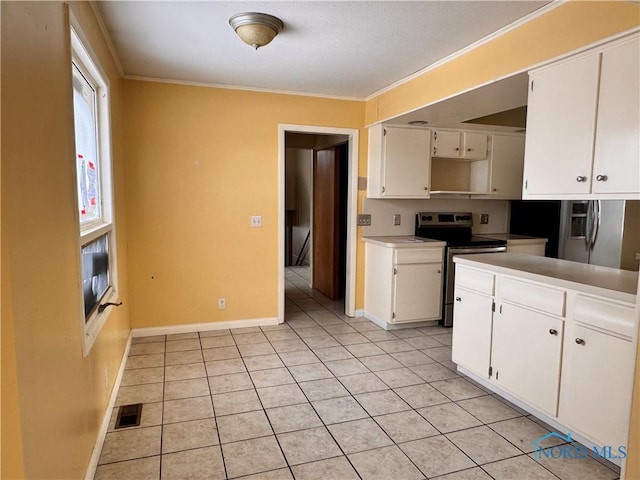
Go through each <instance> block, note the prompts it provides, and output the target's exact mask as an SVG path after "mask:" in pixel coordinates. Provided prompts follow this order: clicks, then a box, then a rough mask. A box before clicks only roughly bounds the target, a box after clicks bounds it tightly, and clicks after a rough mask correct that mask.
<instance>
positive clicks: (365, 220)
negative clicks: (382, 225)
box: [358, 213, 371, 227]
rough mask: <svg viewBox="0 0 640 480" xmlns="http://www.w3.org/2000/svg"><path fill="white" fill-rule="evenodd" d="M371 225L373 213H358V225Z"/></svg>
mask: <svg viewBox="0 0 640 480" xmlns="http://www.w3.org/2000/svg"><path fill="white" fill-rule="evenodd" d="M370 225H371V214H369V213H360V214H359V215H358V226H359V227H369V226H370Z"/></svg>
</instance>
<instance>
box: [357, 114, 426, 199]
mask: <svg viewBox="0 0 640 480" xmlns="http://www.w3.org/2000/svg"><path fill="white" fill-rule="evenodd" d="M430 150H431V132H430V131H429V130H425V129H419V128H407V127H392V126H384V125H374V126H372V127H369V166H368V169H369V171H368V183H367V196H368V197H369V198H429V178H430V173H431V162H430V159H431V157H430V155H429V153H430Z"/></svg>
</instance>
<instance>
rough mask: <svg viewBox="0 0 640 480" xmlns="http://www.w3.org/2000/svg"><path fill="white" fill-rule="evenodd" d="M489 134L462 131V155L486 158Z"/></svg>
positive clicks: (464, 156)
mask: <svg viewBox="0 0 640 480" xmlns="http://www.w3.org/2000/svg"><path fill="white" fill-rule="evenodd" d="M488 146H489V136H488V135H487V134H486V133H475V132H463V134H462V157H463V158H474V159H479V160H481V159H484V158H487V147H488Z"/></svg>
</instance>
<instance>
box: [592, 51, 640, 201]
mask: <svg viewBox="0 0 640 480" xmlns="http://www.w3.org/2000/svg"><path fill="white" fill-rule="evenodd" d="M639 85H640V39H638V38H636V39H635V40H633V41H631V42H628V43H624V44H621V45H617V46H615V47H613V48H610V49H608V50H605V51H604V52H603V54H602V67H601V73H600V97H599V100H598V125H597V129H596V145H595V156H594V166H593V176H594V178H593V180H592V184H593V188H592V190H593V193H640V162H639V161H638V158H640V88H639V87H638V86H639Z"/></svg>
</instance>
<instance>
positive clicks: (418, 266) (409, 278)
mask: <svg viewBox="0 0 640 480" xmlns="http://www.w3.org/2000/svg"><path fill="white" fill-rule="evenodd" d="M393 293H394V306H393V312H394V314H395V317H394V318H393V320H392V323H401V322H409V321H412V320H436V319H439V318H441V313H442V265H441V264H439V263H415V264H408V265H397V266H396V267H395V270H394V285H393Z"/></svg>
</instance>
